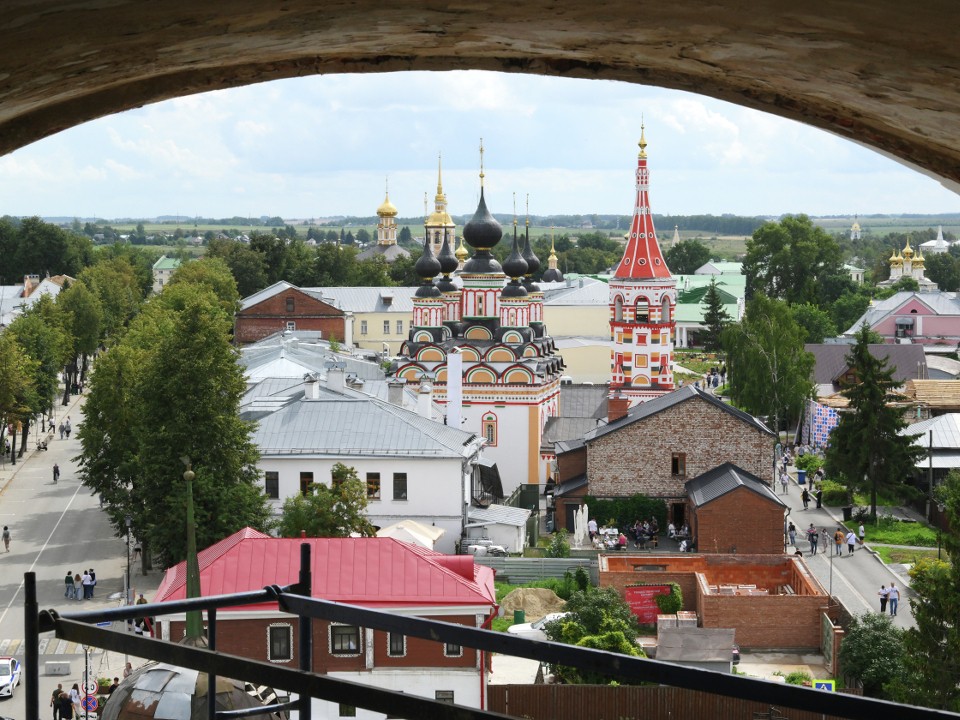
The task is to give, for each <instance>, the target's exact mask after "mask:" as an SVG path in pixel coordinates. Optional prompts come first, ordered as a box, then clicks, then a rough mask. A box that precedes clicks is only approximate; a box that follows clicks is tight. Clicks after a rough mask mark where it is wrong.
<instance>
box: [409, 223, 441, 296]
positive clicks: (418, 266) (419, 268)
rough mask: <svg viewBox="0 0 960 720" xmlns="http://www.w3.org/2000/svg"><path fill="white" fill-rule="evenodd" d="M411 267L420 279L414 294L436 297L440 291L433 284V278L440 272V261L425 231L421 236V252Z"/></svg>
mask: <svg viewBox="0 0 960 720" xmlns="http://www.w3.org/2000/svg"><path fill="white" fill-rule="evenodd" d="M413 269H414V271H415V272H416V273H417V276H418V277H419V278H420V280H421V281H422V282H421V284H420V287H419V288H417V292H416V293H415V295H416V296H417V297H438V296H439V295H440V291H439V290H437V288H436V286H435V285H434V284H433V279H434V278H435V277H436V276H437V275H438V274H439V273H440V261H439V260H437V258H436V256H435V255H434V254H433V248H432V247H430V237H429V236H428V235H427V233H424V237H423V253H421V255H420V257H419V258H417V262H416V263H415V264H414V266H413Z"/></svg>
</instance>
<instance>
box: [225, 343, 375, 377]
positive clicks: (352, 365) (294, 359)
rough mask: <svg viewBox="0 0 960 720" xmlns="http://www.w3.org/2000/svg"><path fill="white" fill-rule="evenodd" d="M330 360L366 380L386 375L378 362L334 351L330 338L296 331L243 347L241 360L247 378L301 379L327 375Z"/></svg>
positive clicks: (346, 371)
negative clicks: (311, 374) (308, 337)
mask: <svg viewBox="0 0 960 720" xmlns="http://www.w3.org/2000/svg"><path fill="white" fill-rule="evenodd" d="M314 337H315V336H314ZM331 362H337V363H343V371H344V373H345V374H346V375H353V376H354V377H357V378H360V379H361V380H364V381H367V380H382V379H384V377H385V375H384V372H383V370H382V369H381V368H380V365H379V364H378V363H376V362H372V361H370V360H364V359H362V358H356V357H352V356H349V355H344V354H343V353H334V352H333V351H332V350H330V344H329V343H328V342H327V341H325V340H304V339H303V338H302V337H301V336H297V335H296V334H286V333H284V334H279V333H278V334H274V335H271V336H270V337H267V338H264V339H263V340H260V341H259V342H256V343H253V344H252V345H246V346H244V347H242V348H241V349H240V363H241V365H243V366H244V367H245V368H246V374H247V376H248V377H257V378H259V377H291V378H297V377H299V378H301V379H302V378H303V376H304V374H305V373H308V372H316V373H321V374H325V373H326V372H327V370H328V363H331Z"/></svg>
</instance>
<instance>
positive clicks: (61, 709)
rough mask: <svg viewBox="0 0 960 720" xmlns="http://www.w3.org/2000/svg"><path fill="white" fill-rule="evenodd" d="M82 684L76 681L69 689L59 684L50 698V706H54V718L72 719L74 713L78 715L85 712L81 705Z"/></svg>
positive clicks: (59, 719)
mask: <svg viewBox="0 0 960 720" xmlns="http://www.w3.org/2000/svg"><path fill="white" fill-rule="evenodd" d="M81 697H82V696H81V693H80V685H79V684H78V683H74V684H73V687H72V688H70V689H69V690H64V689H63V685H62V684H58V685H57V689H56V690H54V691H53V695H52V696H51V698H50V707H52V708H53V720H72V719H73V717H74V714H76V716H77V717H80V715H81V714H82V713H83V708H82V707H81V705H80V701H81Z"/></svg>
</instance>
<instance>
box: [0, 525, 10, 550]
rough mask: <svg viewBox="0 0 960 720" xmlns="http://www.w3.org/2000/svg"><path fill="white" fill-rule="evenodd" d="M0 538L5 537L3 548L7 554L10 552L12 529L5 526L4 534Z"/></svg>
mask: <svg viewBox="0 0 960 720" xmlns="http://www.w3.org/2000/svg"><path fill="white" fill-rule="evenodd" d="M0 537H3V547H5V548H6V550H7V552H10V528H9V527H7V526H6V525H4V526H3V534H2V535H0Z"/></svg>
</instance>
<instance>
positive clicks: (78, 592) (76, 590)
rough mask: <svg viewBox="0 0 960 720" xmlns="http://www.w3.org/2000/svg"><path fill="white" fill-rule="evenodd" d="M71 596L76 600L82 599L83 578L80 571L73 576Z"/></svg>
mask: <svg viewBox="0 0 960 720" xmlns="http://www.w3.org/2000/svg"><path fill="white" fill-rule="evenodd" d="M73 596H74V598H75V599H77V600H83V578H81V577H80V573H76V574H75V575H74V576H73Z"/></svg>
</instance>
